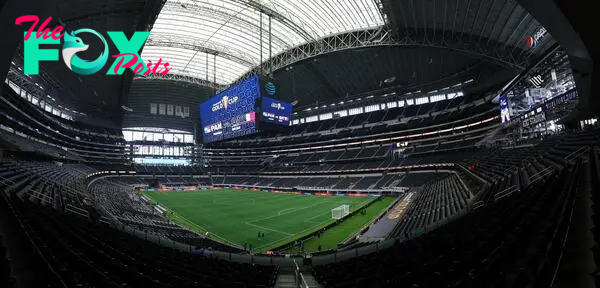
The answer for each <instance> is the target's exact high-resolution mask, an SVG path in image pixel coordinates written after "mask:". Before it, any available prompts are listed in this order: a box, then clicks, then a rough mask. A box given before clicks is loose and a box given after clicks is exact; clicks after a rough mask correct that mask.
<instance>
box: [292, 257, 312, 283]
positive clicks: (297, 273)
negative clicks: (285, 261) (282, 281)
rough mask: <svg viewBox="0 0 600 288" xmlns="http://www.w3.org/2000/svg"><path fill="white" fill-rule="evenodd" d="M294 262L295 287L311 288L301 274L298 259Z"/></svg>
mask: <svg viewBox="0 0 600 288" xmlns="http://www.w3.org/2000/svg"><path fill="white" fill-rule="evenodd" d="M293 261H294V281H295V282H294V285H295V287H296V288H311V287H310V286H309V285H308V283H306V279H304V275H303V274H302V272H300V267H299V266H298V263H296V259H293Z"/></svg>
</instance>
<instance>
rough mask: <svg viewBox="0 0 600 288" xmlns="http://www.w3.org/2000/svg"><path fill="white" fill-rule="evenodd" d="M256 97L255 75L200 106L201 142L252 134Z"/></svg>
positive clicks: (256, 84)
mask: <svg viewBox="0 0 600 288" xmlns="http://www.w3.org/2000/svg"><path fill="white" fill-rule="evenodd" d="M259 97H260V90H259V80H258V76H252V77H251V78H249V79H248V80H245V81H244V82H241V83H239V84H236V85H234V86H231V87H229V88H227V89H226V90H224V91H223V92H221V93H219V94H217V95H216V96H214V97H212V98H210V99H209V100H208V101H206V102H204V103H202V104H200V123H202V136H203V139H204V143H209V142H214V141H220V140H225V139H231V138H234V137H239V136H244V135H248V134H252V133H255V132H256V112H255V105H256V100H257V99H258V98H259Z"/></svg>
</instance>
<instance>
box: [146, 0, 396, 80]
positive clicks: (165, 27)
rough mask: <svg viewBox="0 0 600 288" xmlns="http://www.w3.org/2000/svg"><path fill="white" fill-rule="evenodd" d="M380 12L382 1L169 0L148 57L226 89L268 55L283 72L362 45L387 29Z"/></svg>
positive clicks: (150, 42)
mask: <svg viewBox="0 0 600 288" xmlns="http://www.w3.org/2000/svg"><path fill="white" fill-rule="evenodd" d="M381 9H382V7H381V3H380V2H379V0H357V1H347V0H328V1H319V0H308V1H297V0H203V1H198V0H167V1H166V2H165V4H164V6H163V8H162V11H161V12H160V14H159V16H158V18H157V19H156V22H155V23H154V25H153V29H152V33H151V35H150V37H149V39H148V41H147V42H146V46H145V47H144V50H143V52H142V58H144V59H145V60H151V61H152V62H155V61H157V60H158V59H159V58H162V59H163V61H168V62H169V66H170V67H171V68H172V70H171V71H170V72H169V73H170V74H174V75H182V76H188V77H191V78H199V79H204V80H206V81H209V82H214V83H217V84H219V85H227V84H231V83H233V82H235V81H236V80H238V79H240V77H242V76H243V75H245V74H247V73H248V72H250V71H252V69H255V68H256V67H259V66H260V65H259V64H260V63H261V61H262V63H265V61H266V60H267V59H269V58H270V57H269V56H270V55H278V58H274V59H279V60H274V61H273V63H274V64H272V65H273V66H272V67H270V68H272V69H277V68H280V67H283V66H285V65H286V63H292V62H290V61H292V60H296V61H297V59H298V58H299V57H300V58H302V59H305V58H308V57H311V56H314V55H319V54H321V53H323V52H325V51H329V50H331V48H339V47H340V46H341V47H347V48H348V47H350V46H352V47H355V46H361V45H356V44H359V43H363V42H365V41H364V38H365V37H366V39H369V37H372V36H373V35H375V36H377V34H378V33H381V31H382V27H383V26H384V25H385V24H386V19H385V15H384V13H383V12H382V10H381ZM307 11H310V13H307ZM361 33H362V34H361ZM357 34H358V35H357ZM360 36H362V38H361V37H360ZM325 39H327V40H325ZM371 40H372V41H376V40H377V39H376V38H373V39H371ZM332 41H333V44H332ZM269 43H271V45H269ZM307 43H312V44H309V45H308V46H307V45H305V44H307ZM261 44H262V45H261ZM315 48H316V49H315ZM307 49H308V50H307ZM286 51H287V52H286ZM283 52H286V53H283ZM315 53H316V54H315ZM282 60H283V61H282ZM263 66H264V65H263Z"/></svg>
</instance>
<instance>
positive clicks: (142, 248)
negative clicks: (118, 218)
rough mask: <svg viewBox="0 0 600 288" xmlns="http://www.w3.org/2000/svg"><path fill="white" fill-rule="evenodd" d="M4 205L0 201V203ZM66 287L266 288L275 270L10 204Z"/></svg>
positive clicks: (42, 208) (43, 209)
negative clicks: (180, 249)
mask: <svg viewBox="0 0 600 288" xmlns="http://www.w3.org/2000/svg"><path fill="white" fill-rule="evenodd" d="M2 201H4V200H2ZM12 205H13V206H14V207H15V210H16V211H17V213H18V214H19V216H20V217H22V218H24V219H27V221H26V224H25V225H26V229H27V230H28V231H29V233H30V234H31V235H35V238H34V241H35V242H36V244H37V245H39V246H41V247H45V249H44V250H43V251H41V253H42V254H43V255H44V256H45V258H46V259H48V260H49V261H50V264H51V265H53V266H54V267H60V269H57V270H56V271H55V272H56V273H57V274H58V277H60V279H61V280H62V281H64V283H65V284H66V285H67V286H68V287H74V286H93V287H268V286H270V285H272V283H273V281H274V270H273V268H272V267H268V266H256V265H248V264H235V263H230V262H226V261H221V260H217V259H210V251H209V250H205V251H199V252H198V253H202V254H203V255H204V256H198V255H190V254H187V253H182V252H176V251H175V250H172V249H170V248H166V247H163V246H160V245H156V244H152V243H150V242H147V241H145V240H143V239H139V238H137V237H134V236H130V235H129V234H127V233H123V232H120V231H118V230H115V229H113V228H111V227H109V226H108V225H105V224H102V223H91V222H89V221H88V220H86V219H82V218H79V217H77V216H72V215H66V214H63V213H60V212H57V211H56V210H54V209H52V208H48V207H45V206H39V205H35V204H33V203H31V202H28V201H23V202H21V201H20V200H15V201H12Z"/></svg>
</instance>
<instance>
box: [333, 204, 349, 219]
mask: <svg viewBox="0 0 600 288" xmlns="http://www.w3.org/2000/svg"><path fill="white" fill-rule="evenodd" d="M348 214H350V205H348V204H344V205H342V206H339V207H336V208H333V209H331V218H333V219H336V220H338V219H342V218H344V217H346V215H348Z"/></svg>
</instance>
